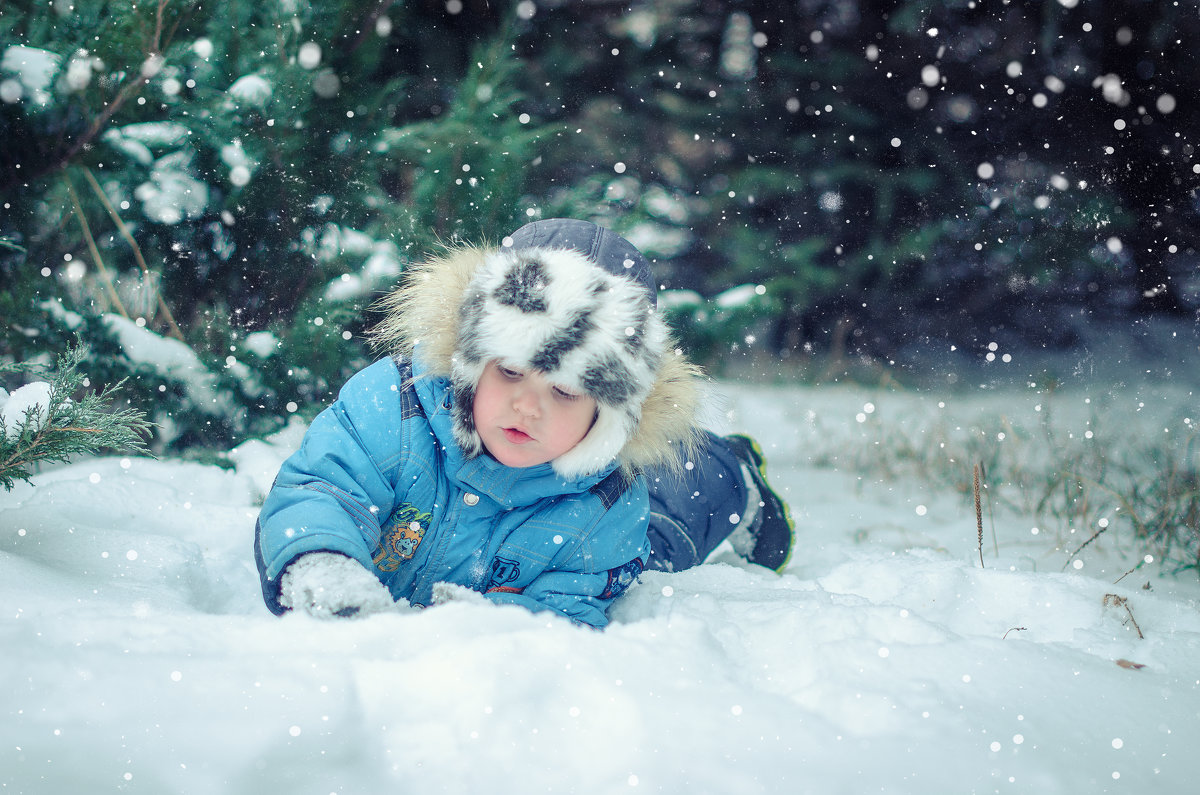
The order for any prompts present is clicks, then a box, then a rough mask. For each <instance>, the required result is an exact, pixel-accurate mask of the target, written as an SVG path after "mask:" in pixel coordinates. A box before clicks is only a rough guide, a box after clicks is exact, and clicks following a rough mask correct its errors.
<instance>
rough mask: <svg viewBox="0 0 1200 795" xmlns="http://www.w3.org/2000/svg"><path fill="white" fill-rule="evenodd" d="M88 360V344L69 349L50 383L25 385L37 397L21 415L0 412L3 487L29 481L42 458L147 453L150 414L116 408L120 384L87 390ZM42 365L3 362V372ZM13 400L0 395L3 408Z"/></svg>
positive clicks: (0, 458) (0, 462)
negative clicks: (84, 370) (85, 370)
mask: <svg viewBox="0 0 1200 795" xmlns="http://www.w3.org/2000/svg"><path fill="white" fill-rule="evenodd" d="M87 358H88V351H87V348H86V347H83V346H78V347H73V348H69V349H68V350H67V351H66V352H65V353H63V354H61V355H60V356H59V357H58V361H57V366H56V367H55V371H54V373H53V374H51V380H50V381H49V382H48V383H47V382H34V383H31V384H27V385H26V388H32V389H34V390H35V391H36V393H37V398H36V399H33V400H30V401H28V402H29V405H28V406H27V407H25V408H24V409H23V410H21V411H20V412H19V415H18V416H13V413H15V412H6V411H0V486H3V487H4V489H5V491H11V490H12V488H13V486H14V485H15V484H16V482H17V481H18V480H23V481H26V482H29V481H30V478H31V477H32V475H33V470H34V466H35V465H36V464H37V463H38V462H42V461H61V462H66V461H68V460H69V459H71V458H73V457H75V456H78V455H90V454H94V453H97V452H99V451H101V450H114V451H117V452H127V453H141V454H144V453H146V452H147V450H146V446H145V442H144V441H143V437H144V436H146V435H147V434H148V433H149V431H150V423H148V422H147V421H146V419H145V415H144V414H142V412H140V411H138V410H137V409H133V408H124V409H114V408H113V407H112V403H113V400H114V398H115V397H116V393H117V392H118V391H119V390H120V388H121V384H120V383H117V384H113V385H111V386H107V387H105V388H104V389H103V390H101V391H100V392H98V393H97V392H95V391H88V390H87V386H88V383H89V382H88V378H87V376H85V375H84V374H83V373H81V372H80V370H79V365H80V364H81V363H82V362H84V361H85V360H86V359H87ZM38 369H39V368H38V367H37V366H35V365H31V364H29V363H22V364H0V374H2V373H13V372H19V371H26V372H30V371H33V372H36V371H37V370H38ZM2 392H3V390H0V393H2ZM76 396H78V398H77V397H76ZM11 400H12V396H5V395H2V394H0V410H2V409H4V407H5V405H6V402H8V401H11ZM5 416H8V420H7V421H6V419H5Z"/></svg>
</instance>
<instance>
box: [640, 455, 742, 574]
mask: <svg viewBox="0 0 1200 795" xmlns="http://www.w3.org/2000/svg"><path fill="white" fill-rule="evenodd" d="M645 475H646V484H647V485H648V486H649V488H650V530H649V533H648V535H649V537H650V547H651V553H650V563H649V565H647V568H648V569H658V570H661V571H682V570H684V569H689V568H691V567H692V566H698V565H700V564H701V563H703V562H704V559H705V558H707V557H708V555H709V553H711V552H712V551H713V550H714V549H716V548H717V546H718V545H719V544H720V543H721V542H722V541H724V540H725V538H726V536H728V535H729V534H730V533H731V532H733V530H734V528H736V527H737V523H738V521H739V519H740V517H741V514H742V513H743V512H744V511H745V509H746V487H745V484H744V482H743V480H742V471H741V466H740V464H739V463H738V459H737V458H736V457H735V456H734V455H733V452H732V451H731V450H730V449H729V447H728V445H726V444H725V440H724V439H722V438H721V437H720V436H717V435H716V434H713V433H709V432H708V431H705V432H704V438H703V440H702V443H701V445H700V451H699V452H698V453H697V454H696V456H695V458H694V459H693V460H692V468H691V469H687V470H685V471H684V473H683V474H682V475H673V474H666V473H663V472H660V471H658V470H657V469H651V470H647V471H646V473H645Z"/></svg>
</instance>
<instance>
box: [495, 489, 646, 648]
mask: <svg viewBox="0 0 1200 795" xmlns="http://www.w3.org/2000/svg"><path fill="white" fill-rule="evenodd" d="M592 499H596V498H595V497H593V498H592ZM649 515H650V507H649V499H648V497H647V495H646V487H645V484H644V482H643V481H642V480H641V479H640V478H639V479H638V480H637V481H635V483H634V485H632V486H631V487H630V488H629V489H627V490H626V491H625V493H624V494H622V495H621V496H620V497H619V498H618V499H617V500H616V501H615V502H614V503H613V504H612V505H611V506H609V507H607V509H606V510H603V511H601V512H600V513H599V517H598V518H597V520H596V521H595V522H594V524H593V525H592V527H591V528H589V529H588V531H587V532H585V533H584V534H583V535H582V537H581V538H580V542H579V543H578V544H577V545H575V546H574V548H573V549H570V550H569V551H567V552H566V553H565V554H564V555H563V556H562V559H561V560H560V559H558V558H556V559H555V560H553V561H551V563H550V565H549V566H547V567H546V568H545V569H544V570H543V571H541V572H540V573H539V574H538V575H537V576H536V577H535V578H534V579H533V580H532V581H531V582H530V583H529V584H528V585H526V586H525V587H524V588H521V589H519V590H518V589H511V588H493V589H491V590H489V591H487V592H486V594H485V595H486V596H487V597H488V598H489V599H490V600H492V601H493V602H495V603H497V604H519V605H522V606H524V607H526V608H528V609H530V610H533V611H535V612H536V611H540V610H553V611H555V612H558V613H562V614H563V615H565V616H567V617H568V618H570V619H571V620H572V621H575V622H577V623H582V624H588V625H590V626H593V627H597V628H603V627H605V626H607V625H608V615H607V612H608V608H609V606H610V605H611V604H612V603H613V601H615V600H616V598H617V597H618V596H620V595H621V594H622V593H624V591H625V589H626V588H628V587H629V586H630V585H632V584H633V583H634V581H636V580H637V578H638V575H639V574H641V573H642V570H643V569H644V568H645V566H646V562H647V561H648V560H649V558H650V542H649V540H648V539H647V538H646V527H647V524H648V522H649Z"/></svg>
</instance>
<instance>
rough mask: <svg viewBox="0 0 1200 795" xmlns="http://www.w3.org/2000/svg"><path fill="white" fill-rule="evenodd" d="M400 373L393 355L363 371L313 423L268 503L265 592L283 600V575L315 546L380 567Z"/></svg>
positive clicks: (261, 560)
mask: <svg viewBox="0 0 1200 795" xmlns="http://www.w3.org/2000/svg"><path fill="white" fill-rule="evenodd" d="M398 387H399V374H398V372H397V370H396V367H395V365H394V364H392V363H391V362H390V361H387V360H385V361H382V362H378V363H376V364H374V365H372V366H371V367H368V368H367V369H366V370H363V371H361V372H360V373H358V374H357V375H355V376H354V377H353V378H351V379H350V380H349V381H347V382H346V385H345V386H344V387H343V388H342V391H341V393H340V395H339V396H338V399H337V400H336V401H335V402H334V403H333V405H331V406H330V407H329V408H327V409H325V410H324V411H322V412H321V413H320V414H319V415H317V417H316V419H314V420H313V422H312V425H311V426H309V429H308V432H307V433H306V434H305V436H304V440H303V442H302V443H301V445H300V449H299V450H297V451H296V452H295V453H293V454H292V455H291V456H290V457H289V458H288V459H287V461H285V462H284V464H283V466H282V468H281V469H280V471H279V474H278V475H277V476H276V478H275V484H274V485H273V486H272V488H271V491H270V493H269V494H268V495H267V498H266V500H265V502H264V503H263V507H262V511H261V512H260V514H259V520H258V528H257V531H256V534H255V535H256V537H255V547H256V548H255V560H256V561H257V563H258V567H259V575H260V578H261V580H262V587H263V597H264V599H265V600H266V603H267V606H268V607H269V608H271V610H272V611H274V612H282V608H281V607H280V606H279V603H278V597H279V577H280V575H281V574H282V573H283V570H284V569H286V568H287V566H288V564H289V563H291V562H292V561H293V560H295V559H296V558H298V557H299V556H300V555H303V554H306V553H308V552H318V551H329V552H340V553H342V554H343V555H346V556H348V557H351V558H354V559H355V560H357V561H358V562H360V563H362V564H363V566H365V567H367V569H368V570H371V571H374V569H375V566H374V563H373V562H372V559H371V558H372V554H373V551H374V549H375V548H376V546H377V545H378V543H379V525H380V522H381V521H383V520H386V518H387V517H388V516H389V515H390V514H391V512H392V509H393V507H394V503H395V500H396V494H395V489H394V485H393V481H394V478H395V473H396V472H397V471H398V468H399V467H400V465H401V464H402V462H403V456H402V453H403V450H404V449H405V446H404V444H403V437H404V432H405V428H404V421H403V418H402V416H401V415H402V411H401V405H400V400H399V397H398V394H397V390H398Z"/></svg>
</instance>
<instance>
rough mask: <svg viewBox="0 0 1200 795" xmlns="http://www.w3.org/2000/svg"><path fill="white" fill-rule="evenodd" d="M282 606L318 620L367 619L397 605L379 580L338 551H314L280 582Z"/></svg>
mask: <svg viewBox="0 0 1200 795" xmlns="http://www.w3.org/2000/svg"><path fill="white" fill-rule="evenodd" d="M279 603H280V604H282V605H283V606H284V607H290V608H291V609H293V610H298V611H300V612H303V613H308V614H309V615H310V616H316V617H317V618H350V617H351V616H364V615H368V614H370V613H380V612H383V611H384V610H391V609H393V608H394V607H395V606H396V602H395V600H394V599H392V594H391V593H390V592H389V591H388V589H387V588H385V587H384V585H383V583H381V582H380V581H379V578H378V577H376V576H375V575H374V574H372V573H371V572H369V571H367V570H366V569H365V568H363V565H362V564H361V563H359V562H358V561H357V560H354V559H353V558H348V557H346V556H345V555H341V554H338V553H337V552H310V553H308V554H307V555H301V556H300V557H298V558H296V559H295V560H294V561H292V562H291V563H290V564H289V565H288V567H287V569H285V570H284V572H283V577H281V578H280V580H279Z"/></svg>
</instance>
